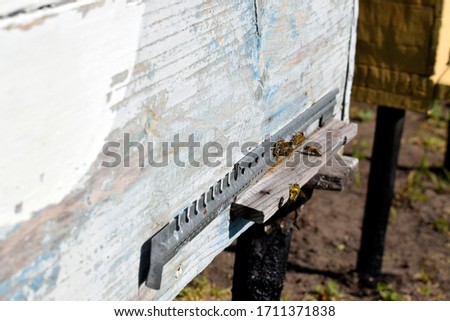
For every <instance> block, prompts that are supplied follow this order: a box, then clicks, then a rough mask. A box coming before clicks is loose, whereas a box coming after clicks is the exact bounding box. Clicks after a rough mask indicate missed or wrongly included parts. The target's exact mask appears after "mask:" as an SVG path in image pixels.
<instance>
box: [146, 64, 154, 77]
mask: <svg viewBox="0 0 450 321" xmlns="http://www.w3.org/2000/svg"><path fill="white" fill-rule="evenodd" d="M155 74H156V68H155V65H153V64H152V65H151V67H150V70H149V71H148V72H147V79H148V80H152V79H153V78H154V77H155Z"/></svg>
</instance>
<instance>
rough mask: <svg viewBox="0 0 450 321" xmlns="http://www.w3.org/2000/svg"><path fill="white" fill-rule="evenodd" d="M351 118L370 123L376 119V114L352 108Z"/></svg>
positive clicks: (364, 109)
mask: <svg viewBox="0 0 450 321" xmlns="http://www.w3.org/2000/svg"><path fill="white" fill-rule="evenodd" d="M350 118H351V119H352V120H355V121H359V122H369V121H372V120H374V119H375V112H374V111H373V110H372V109H368V108H358V107H353V106H352V107H351V108H350Z"/></svg>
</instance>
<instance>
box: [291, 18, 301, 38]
mask: <svg viewBox="0 0 450 321" xmlns="http://www.w3.org/2000/svg"><path fill="white" fill-rule="evenodd" d="M289 28H290V32H291V33H290V38H291V39H295V38H297V37H298V35H299V33H298V29H297V22H296V21H295V19H294V18H293V17H290V18H289Z"/></svg>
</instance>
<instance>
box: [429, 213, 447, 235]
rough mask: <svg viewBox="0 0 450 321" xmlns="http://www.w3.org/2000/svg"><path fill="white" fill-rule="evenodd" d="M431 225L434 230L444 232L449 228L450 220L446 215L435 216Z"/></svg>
mask: <svg viewBox="0 0 450 321" xmlns="http://www.w3.org/2000/svg"><path fill="white" fill-rule="evenodd" d="M431 226H432V227H433V229H434V230H435V231H436V232H439V233H443V234H446V233H448V232H449V230H450V222H449V220H448V218H447V217H444V216H439V217H436V218H435V219H434V220H433V221H432V222H431Z"/></svg>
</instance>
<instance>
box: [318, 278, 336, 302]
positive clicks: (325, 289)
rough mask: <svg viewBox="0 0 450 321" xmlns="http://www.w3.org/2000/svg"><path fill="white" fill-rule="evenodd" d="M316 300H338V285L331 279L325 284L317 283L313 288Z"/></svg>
mask: <svg viewBox="0 0 450 321" xmlns="http://www.w3.org/2000/svg"><path fill="white" fill-rule="evenodd" d="M314 294H315V297H316V298H317V300H320V301H337V300H340V293H339V285H338V284H337V283H336V282H334V281H333V280H328V281H327V282H326V284H325V286H322V285H317V286H316V287H315V289H314Z"/></svg>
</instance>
